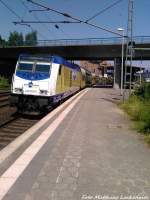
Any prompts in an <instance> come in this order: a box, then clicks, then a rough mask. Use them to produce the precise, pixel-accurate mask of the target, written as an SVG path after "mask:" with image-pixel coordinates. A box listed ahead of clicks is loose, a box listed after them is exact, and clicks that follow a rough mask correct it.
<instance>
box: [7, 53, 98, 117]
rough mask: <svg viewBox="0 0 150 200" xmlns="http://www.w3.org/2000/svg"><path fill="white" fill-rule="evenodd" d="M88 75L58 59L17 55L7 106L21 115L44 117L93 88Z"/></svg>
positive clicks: (93, 76)
mask: <svg viewBox="0 0 150 200" xmlns="http://www.w3.org/2000/svg"><path fill="white" fill-rule="evenodd" d="M95 80H96V77H95V75H94V74H92V73H91V72H90V71H88V70H86V69H85V68H82V67H80V66H79V65H77V64H74V63H71V62H69V61H67V60H65V59H64V58H62V57H59V56H50V55H42V56H40V55H20V56H19V59H18V61H17V64H16V69H15V73H14V75H13V78H12V85H11V98H10V105H11V106H16V107H17V109H18V111H19V112H21V113H43V112H45V111H47V110H48V109H49V108H50V107H52V105H55V104H58V103H60V102H61V101H63V100H64V99H66V98H67V97H69V96H71V95H72V94H74V93H76V92H78V91H79V90H81V89H83V88H85V87H87V86H92V85H93V84H95Z"/></svg>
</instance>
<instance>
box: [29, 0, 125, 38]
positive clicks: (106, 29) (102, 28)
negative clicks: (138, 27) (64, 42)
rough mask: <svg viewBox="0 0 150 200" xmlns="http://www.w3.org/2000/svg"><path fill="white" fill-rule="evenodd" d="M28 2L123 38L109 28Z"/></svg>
mask: <svg viewBox="0 0 150 200" xmlns="http://www.w3.org/2000/svg"><path fill="white" fill-rule="evenodd" d="M26 1H28V2H30V3H32V4H34V5H37V6H39V7H41V8H44V9H45V10H46V9H47V11H52V12H55V13H57V14H59V15H63V16H64V17H67V18H70V19H73V20H75V21H77V22H79V23H83V24H87V25H89V26H92V27H94V28H97V29H100V30H103V31H106V32H109V33H112V34H115V35H118V36H121V37H122V34H120V33H118V32H115V31H112V30H110V29H108V28H105V27H101V26H98V25H96V24H92V23H89V22H87V21H84V20H81V19H79V18H76V17H73V16H71V15H69V14H68V13H63V12H60V11H58V10H56V9H53V8H50V7H47V6H45V5H43V4H41V3H37V2H35V1H33V0H26Z"/></svg>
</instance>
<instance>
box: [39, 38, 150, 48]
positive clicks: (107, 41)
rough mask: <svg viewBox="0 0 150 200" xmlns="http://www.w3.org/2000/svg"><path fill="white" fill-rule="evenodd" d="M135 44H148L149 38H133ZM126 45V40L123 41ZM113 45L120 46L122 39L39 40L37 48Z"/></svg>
mask: <svg viewBox="0 0 150 200" xmlns="http://www.w3.org/2000/svg"><path fill="white" fill-rule="evenodd" d="M133 41H134V42H135V44H147V43H150V36H136V37H133ZM124 42H125V43H126V38H125V40H124ZM111 44H112V45H115V44H122V37H111V38H86V39H58V40H39V41H38V43H37V46H74V45H75V46H78V45H111Z"/></svg>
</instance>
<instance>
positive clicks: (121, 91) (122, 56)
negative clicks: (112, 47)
mask: <svg viewBox="0 0 150 200" xmlns="http://www.w3.org/2000/svg"><path fill="white" fill-rule="evenodd" d="M117 30H118V31H121V32H122V53H121V87H120V94H121V95H123V63H124V62H123V58H124V29H123V28H117Z"/></svg>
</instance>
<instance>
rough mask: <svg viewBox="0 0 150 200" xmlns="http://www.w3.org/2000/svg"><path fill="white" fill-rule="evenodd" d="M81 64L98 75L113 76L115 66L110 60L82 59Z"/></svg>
mask: <svg viewBox="0 0 150 200" xmlns="http://www.w3.org/2000/svg"><path fill="white" fill-rule="evenodd" d="M80 65H81V66H82V67H84V68H86V69H88V70H89V71H91V72H92V73H95V74H96V75H97V76H101V77H104V76H106V75H108V76H113V71H114V66H113V65H112V64H110V63H109V62H108V61H80Z"/></svg>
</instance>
